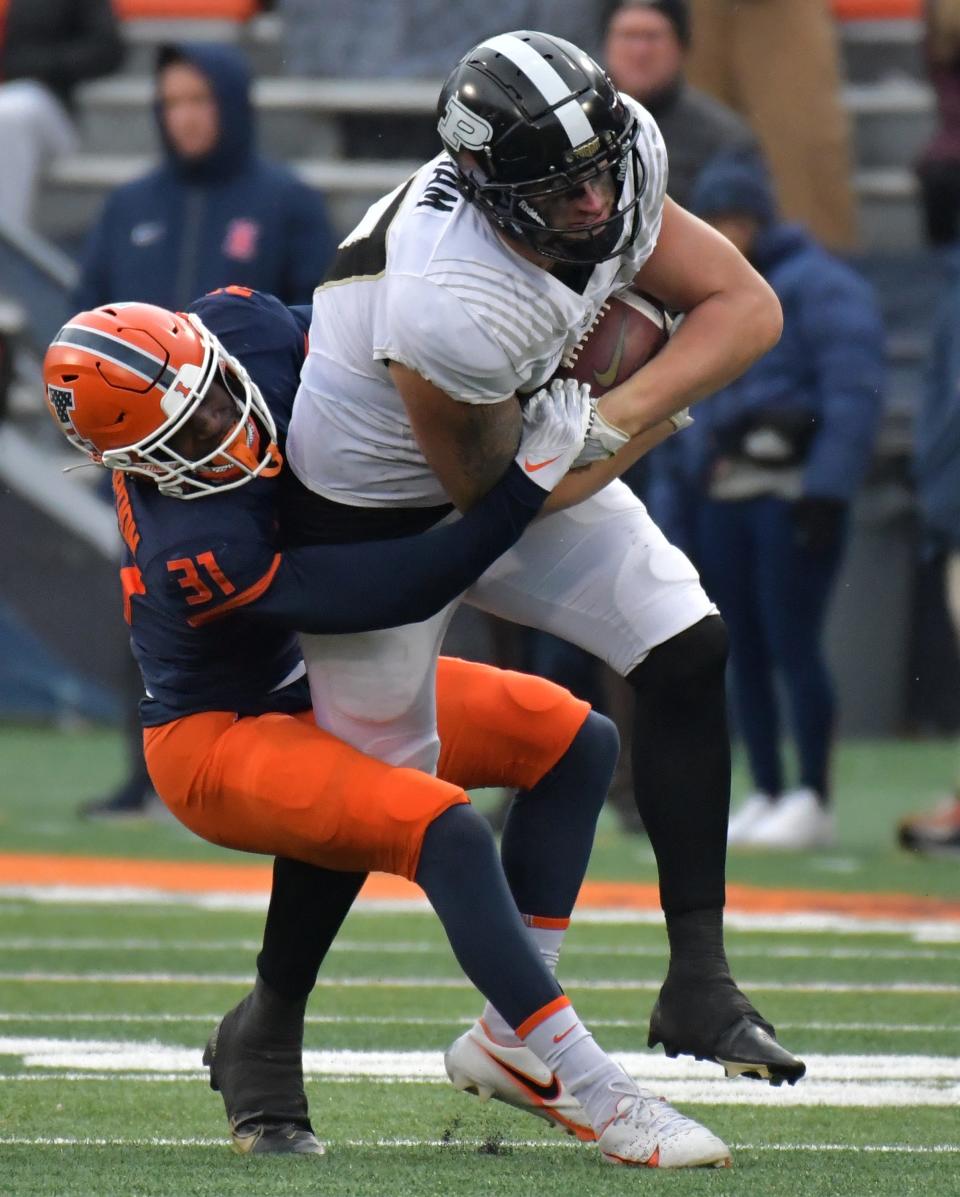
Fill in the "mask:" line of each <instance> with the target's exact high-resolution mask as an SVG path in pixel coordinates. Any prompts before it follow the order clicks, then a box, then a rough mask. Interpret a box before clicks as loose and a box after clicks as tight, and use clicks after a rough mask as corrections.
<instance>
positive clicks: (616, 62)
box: [604, 0, 760, 207]
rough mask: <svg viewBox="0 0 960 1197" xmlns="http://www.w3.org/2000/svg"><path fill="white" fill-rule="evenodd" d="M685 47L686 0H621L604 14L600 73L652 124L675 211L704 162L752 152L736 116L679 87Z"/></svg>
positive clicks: (754, 146)
mask: <svg viewBox="0 0 960 1197" xmlns="http://www.w3.org/2000/svg"><path fill="white" fill-rule="evenodd" d="M689 48H690V13H689V8H688V5H687V0H622V2H621V3H620V4H619V5H618V6H617V7H616V8H615V9H614V11H613V12H612V14H611V16H610V20H609V23H608V25H607V33H606V42H605V47H604V49H605V55H606V67H607V70H608V71H609V72H610V77H611V78H612V79H613V81H614V83H615V84H616V85H617V87H618V88H619V89H620V90H621V91H625V92H626V93H627V94H628V95H631V96H633V98H634V99H635V100H639V101H640V103H641V104H643V105H644V107H645V108H647V109H648V110H649V111H650V113H651V114H652V115H653V117H654V119H655V120H656V122H657V124H658V125H659V126H660V132H661V133H662V134H663V140H664V142H665V143H666V146H667V157H668V159H669V162H670V178H669V181H668V183H667V192H668V194H669V195H670V197H671V199H674V200H676V201H677V203H678V204H682V205H683V207H687V205H688V201H689V198H690V192H691V190H692V188H693V185H694V183H695V182H696V179H697V175H699V173H700V171H701V170H702V169H703V168H704V166H705V165H706V164H707V162H709V161H710V159H711V158H714V157H716V156H717V155H718V154H732V155H739V154H759V152H760V147H759V144H758V142H757V139H756V137H755V136H754V134H753V132H752V131H751V129H750V126H749V125H748V124H747V123H746V121H744V120H743V118H742V117H740V116H738V115H737V113H735V112H734V111H733V110H732V109H731V108H728V107H727V106H726V105H725V104H721V103H720V102H719V101H718V100H715V99H713V97H712V96H708V95H707V94H706V93H705V92H702V91H699V90H698V89H697V88H695V87H691V86H690V84H689V83H688V82H687V80H686V78H685V76H684V67H685V64H686V59H687V53H688V51H689Z"/></svg>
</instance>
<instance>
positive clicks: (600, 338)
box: [554, 291, 670, 396]
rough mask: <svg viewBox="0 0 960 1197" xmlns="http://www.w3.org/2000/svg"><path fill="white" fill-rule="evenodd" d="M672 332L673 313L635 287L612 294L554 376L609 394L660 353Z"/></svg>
mask: <svg viewBox="0 0 960 1197" xmlns="http://www.w3.org/2000/svg"><path fill="white" fill-rule="evenodd" d="M669 336H670V317H669V316H668V315H667V313H666V312H665V311H664V309H663V308H662V307H660V305H659V304H657V303H656V302H655V301H654V300H652V299H648V298H646V297H645V296H643V295H638V294H637V293H636V292H635V291H624V292H621V293H620V294H618V295H611V296H610V298H609V299H608V300H607V302H606V303H605V304H604V305H603V307H602V308H601V309H600V313H599V315H598V316H597V318H596V320H594V322H593V324H591V325H590V327H589V328H588V329H587V331H586V333H585V334H584V336H583V337H582V338H581V340H580V341H579V343H578V344H577V345H576V346H574V348H573V349H571V350H570V352H569V353H568V354H566V355H565V357H564V358H563V360H562V361H561V362H560V367H559V369H558V370H557V371H556V373H555V374H554V378H575V379H576V380H577V381H578V382H588V383H589V384H590V393H591V394H592V395H594V396H600V395H603V394H606V392H607V391H609V390H611V389H612V388H613V387H615V386H619V385H620V383H621V382H625V381H626V379H628V378H629V377H630V375H631V374H634V373H636V371H637V370H639V369H640V367H641V366H645V365H646V364H647V362H648V361H649V360H650V359H651V358H652V357H653V356H654V354H656V353H658V352H659V351H660V350H661V349H662V348H663V347H664V345H666V343H667V340H668V338H669Z"/></svg>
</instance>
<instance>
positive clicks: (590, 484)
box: [543, 420, 677, 515]
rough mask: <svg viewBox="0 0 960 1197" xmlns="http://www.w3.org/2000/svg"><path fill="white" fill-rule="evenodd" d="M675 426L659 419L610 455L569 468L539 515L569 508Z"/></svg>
mask: <svg viewBox="0 0 960 1197" xmlns="http://www.w3.org/2000/svg"><path fill="white" fill-rule="evenodd" d="M676 431H677V430H676V428H675V427H674V426H673V425H672V424H671V423H670V421H669V420H661V422H660V423H659V424H657V425H656V427H655V428H650V429H648V430H647V431H646V432H641V433H639V434H638V435H637V436H635V437H633V438H632V439H631V440H630V443H629V444H627V445H625V446H624V447H623V448H622V449H621V450H620V451H619V452H618V453H615V454H614V455H613V457H608V458H607V459H606V460H605V461H594V462H592V463H591V464H590V465H588V466H584V467H583V468H581V469H576V470H571V471H570V473H569V474H567V476H566V478H564V479H563V481H562V482H561V483H560V484H559V485H558V486H556V487H555V488H554V490H553V492H552V493H551V495H550V496H549V498H548V499H547V501H546V503H545V504H544V506H543V514H544V515H548V514H549V513H550V512H551V511H563V510H564V508H566V507H573V506H574V505H575V504H577V503H582V502H583V500H584V499H589V497H590V496H591V495H595V494H596V493H597V491H598V490H602V489H603V487H605V486H606V485H607V484H608V483H609V482H612V481H613V480H614V479H615V478H619V477H620V476H621V474H623V472H624V471H625V470H628V469H629V468H630V466H632V465H634V464H635V463H636V462H638V461H639V460H640V458H641V457H643V456H645V455H646V454H647V453H649V452H650V450H651V449H655V448H656V447H657V445H659V444H661V443H662V442H663V441H665V440H666V439H667V438H668V437H670V436H673V435H674V433H675V432H676Z"/></svg>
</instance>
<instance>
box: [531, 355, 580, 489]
mask: <svg viewBox="0 0 960 1197" xmlns="http://www.w3.org/2000/svg"><path fill="white" fill-rule="evenodd" d="M590 410H591V404H590V387H589V386H588V385H587V384H586V383H580V382H577V380H576V379H575V378H563V379H560V378H555V379H554V380H553V382H552V383H551V384H550V386H549V387H544V389H543V390H542V391H537V393H536V394H535V395H534V396H533V397H532V398H531V399H530V400H528V402H527V403H526V404H525V405H524V408H523V432H522V434H521V436H520V448H519V449H518V450H517V456H516V458H515V461H516V463H517V465H519V467H520V469H521V470H523V472H524V473H525V474H526V475H527V477H528V478H529V479H530V480H531V481H532V482H536V484H537V486H541V487H543V489H544V490H553V488H554V487H555V486H556V485H557V483H558V482H559V481H560V479H561V478H562V477H563V476H564V474H566V472H567V470H569V469H570V466H571V464H572V463H573V461H574V459H575V458H576V456H577V454H578V453H579V452H580V450H581V449H582V448H583V438H584V437H585V436H586V434H587V424H588V423H589V420H590Z"/></svg>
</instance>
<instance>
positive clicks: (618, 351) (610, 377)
mask: <svg viewBox="0 0 960 1197" xmlns="http://www.w3.org/2000/svg"><path fill="white" fill-rule="evenodd" d="M626 339H627V322H626V320H625V319H624V318H623V317H622V316H621V318H620V334H619V336H618V337H617V344H616V346H615V347H614V350H613V357H612V358H611V359H610V365H609V366H608V367H607V369H606V370H594V372H593V377H594V378H595V379H596V383H597V386H601V387H610V386H613V382H614V379H615V378H616V377H617V372H618V370H619V369H620V362H621V360H622V359H623V348H624V345H625V343H626Z"/></svg>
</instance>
